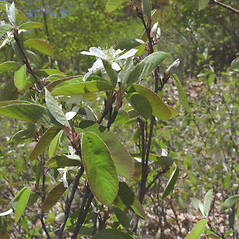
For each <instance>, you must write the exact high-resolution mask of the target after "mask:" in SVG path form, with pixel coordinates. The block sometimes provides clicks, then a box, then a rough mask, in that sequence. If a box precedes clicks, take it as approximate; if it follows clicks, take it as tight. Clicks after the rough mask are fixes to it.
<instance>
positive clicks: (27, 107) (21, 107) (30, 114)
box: [0, 100, 56, 123]
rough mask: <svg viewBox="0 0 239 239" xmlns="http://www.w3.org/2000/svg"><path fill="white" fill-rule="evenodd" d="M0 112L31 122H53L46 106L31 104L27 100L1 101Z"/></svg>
mask: <svg viewBox="0 0 239 239" xmlns="http://www.w3.org/2000/svg"><path fill="white" fill-rule="evenodd" d="M0 114H2V115H4V116H7V117H10V118H14V119H18V120H23V121H29V122H33V123H37V122H41V123H51V122H52V123H54V120H53V118H52V117H51V115H50V113H49V111H48V109H47V108H46V107H44V106H41V105H38V104H32V103H30V102H28V101H17V100H10V101H2V102H0ZM55 123H56V122H55Z"/></svg>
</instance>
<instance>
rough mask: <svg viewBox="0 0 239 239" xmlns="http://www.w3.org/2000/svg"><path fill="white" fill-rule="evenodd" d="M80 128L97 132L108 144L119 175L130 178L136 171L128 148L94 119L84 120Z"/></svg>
mask: <svg viewBox="0 0 239 239" xmlns="http://www.w3.org/2000/svg"><path fill="white" fill-rule="evenodd" d="M79 126H80V128H82V129H83V130H84V131H91V132H94V133H95V134H97V135H98V136H99V137H100V138H101V139H102V140H103V141H104V143H105V144H106V146H107V148H108V150H109V151H110V154H111V158H112V160H113V162H114V165H115V168H116V172H117V174H118V175H119V176H122V177H126V178H130V177H131V176H132V175H133V173H134V163H133V159H132V157H131V156H130V154H129V152H128V151H127V149H126V148H125V147H124V145H123V144H122V143H121V142H120V140H119V139H118V138H117V137H116V135H115V134H114V133H113V132H111V131H108V130H107V128H106V127H104V126H102V125H98V124H96V123H95V122H94V121H82V122H81V123H80V125H79Z"/></svg>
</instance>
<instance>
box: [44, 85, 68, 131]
mask: <svg viewBox="0 0 239 239" xmlns="http://www.w3.org/2000/svg"><path fill="white" fill-rule="evenodd" d="M45 100H46V106H47V108H48V110H49V111H50V113H51V115H52V116H53V117H54V118H55V120H56V121H57V122H59V123H60V124H61V125H63V126H64V125H65V126H66V127H68V128H70V124H69V122H68V120H67V119H66V117H65V114H64V113H63V111H62V109H61V108H60V106H59V105H58V103H57V101H56V100H55V99H54V97H53V96H52V95H51V93H50V92H49V91H48V90H47V88H45Z"/></svg>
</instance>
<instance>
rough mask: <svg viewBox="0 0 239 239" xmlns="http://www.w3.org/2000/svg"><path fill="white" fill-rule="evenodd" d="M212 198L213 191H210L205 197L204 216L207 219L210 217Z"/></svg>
mask: <svg viewBox="0 0 239 239" xmlns="http://www.w3.org/2000/svg"><path fill="white" fill-rule="evenodd" d="M212 196H213V189H211V190H209V191H208V192H207V193H206V195H205V197H204V203H203V206H204V214H205V216H206V217H208V213H209V211H210V207H211V203H212Z"/></svg>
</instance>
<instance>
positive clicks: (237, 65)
mask: <svg viewBox="0 0 239 239" xmlns="http://www.w3.org/2000/svg"><path fill="white" fill-rule="evenodd" d="M231 69H232V70H236V69H237V70H238V69H239V57H237V58H236V59H234V60H233V61H232V63H231Z"/></svg>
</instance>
